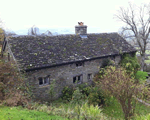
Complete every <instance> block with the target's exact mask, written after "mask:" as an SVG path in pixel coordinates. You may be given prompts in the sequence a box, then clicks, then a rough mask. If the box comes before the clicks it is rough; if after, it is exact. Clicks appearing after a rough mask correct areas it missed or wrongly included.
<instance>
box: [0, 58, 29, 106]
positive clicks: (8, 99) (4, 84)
mask: <svg viewBox="0 0 150 120" xmlns="http://www.w3.org/2000/svg"><path fill="white" fill-rule="evenodd" d="M30 95H32V92H30V87H29V86H28V85H27V84H26V83H25V77H24V76H21V75H20V74H19V72H18V71H17V70H16V68H15V67H14V66H12V65H11V64H10V63H9V62H5V61H2V60H0V101H1V102H3V103H4V104H6V105H8V106H19V105H22V106H25V104H27V103H28V101H31V99H30V98H31V96H30Z"/></svg>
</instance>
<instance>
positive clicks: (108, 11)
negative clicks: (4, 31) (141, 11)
mask: <svg viewBox="0 0 150 120" xmlns="http://www.w3.org/2000/svg"><path fill="white" fill-rule="evenodd" d="M129 1H130V2H132V3H135V4H137V5H140V4H141V3H148V2H150V1H149V0H0V3H1V5H0V18H1V19H2V21H3V22H4V24H3V25H4V26H5V28H8V29H10V30H13V31H15V30H19V29H28V28H30V27H31V26H33V25H36V26H37V27H39V28H58V29H59V28H74V26H75V25H77V22H79V21H82V22H84V24H85V25H87V26H88V28H92V27H96V28H98V31H95V32H117V31H118V29H119V28H121V27H122V26H123V25H124V24H123V23H122V22H119V21H118V20H117V19H114V14H115V13H117V10H118V9H119V7H127V6H128V2H129Z"/></svg>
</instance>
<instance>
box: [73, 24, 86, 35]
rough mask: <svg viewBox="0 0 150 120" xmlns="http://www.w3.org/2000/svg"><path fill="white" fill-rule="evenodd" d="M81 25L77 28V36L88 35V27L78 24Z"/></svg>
mask: <svg viewBox="0 0 150 120" xmlns="http://www.w3.org/2000/svg"><path fill="white" fill-rule="evenodd" d="M78 24H79V25H76V26H75V34H79V35H87V26H86V25H83V22H78Z"/></svg>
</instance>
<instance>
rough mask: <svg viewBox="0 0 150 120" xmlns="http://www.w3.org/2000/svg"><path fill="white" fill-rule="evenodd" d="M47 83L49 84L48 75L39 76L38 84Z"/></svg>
mask: <svg viewBox="0 0 150 120" xmlns="http://www.w3.org/2000/svg"><path fill="white" fill-rule="evenodd" d="M47 84H49V76H47V77H44V78H42V77H40V78H39V85H47Z"/></svg>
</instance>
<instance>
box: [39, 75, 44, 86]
mask: <svg viewBox="0 0 150 120" xmlns="http://www.w3.org/2000/svg"><path fill="white" fill-rule="evenodd" d="M42 84H43V79H42V78H41V77H40V78H39V85H42Z"/></svg>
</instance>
